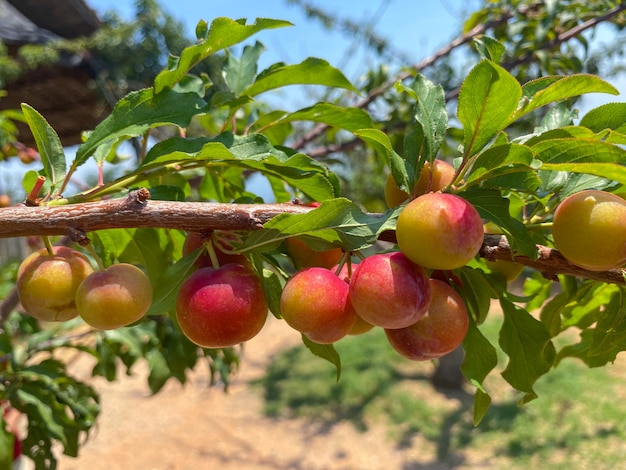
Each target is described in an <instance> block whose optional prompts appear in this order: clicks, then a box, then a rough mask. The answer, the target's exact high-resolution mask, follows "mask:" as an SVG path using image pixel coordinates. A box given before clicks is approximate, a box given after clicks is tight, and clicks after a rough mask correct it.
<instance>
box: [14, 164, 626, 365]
mask: <svg viewBox="0 0 626 470" xmlns="http://www.w3.org/2000/svg"><path fill="white" fill-rule="evenodd" d="M454 175H455V172H454V168H453V167H452V166H451V165H450V164H448V163H446V162H443V161H439V160H435V161H434V162H433V163H432V164H429V163H427V164H426V165H424V167H423V169H422V172H421V175H420V178H419V180H418V181H417V182H416V184H415V189H414V194H413V198H412V200H411V201H410V202H408V203H407V204H406V206H405V207H404V208H403V209H402V211H401V213H400V216H399V218H398V221H397V225H396V237H397V242H398V247H399V251H393V252H387V253H379V254H375V255H371V256H369V257H367V258H365V259H362V260H361V261H360V263H352V262H351V260H344V258H345V257H344V256H343V255H344V254H343V252H342V250H341V249H339V248H334V249H329V250H326V251H316V250H313V249H312V248H310V247H309V246H308V245H307V244H306V243H305V242H304V241H302V240H300V239H298V238H289V239H287V240H286V242H285V251H286V253H287V254H288V255H289V256H290V258H291V259H292V261H293V264H294V266H295V267H296V268H297V272H296V273H295V274H294V275H293V276H291V277H290V278H289V279H288V281H287V282H286V284H285V286H284V289H283V291H282V295H281V297H280V310H281V312H280V314H281V315H282V318H283V319H284V320H285V321H286V323H287V324H288V325H290V326H291V327H292V328H294V329H295V330H297V331H299V332H301V333H302V334H303V335H305V336H306V337H308V338H309V339H310V340H311V341H314V342H317V343H321V344H329V343H334V342H336V341H338V340H340V339H341V338H343V337H344V336H346V335H351V334H352V335H353V334H361V333H364V332H366V331H368V330H370V329H371V328H373V327H375V326H377V327H380V328H383V329H384V330H385V333H386V335H387V338H388V340H389V343H390V344H391V346H392V347H393V348H394V349H395V350H397V351H398V352H399V353H400V354H401V355H403V356H405V357H408V358H410V359H414V360H425V359H433V358H437V357H440V356H441V355H443V354H446V353H448V352H450V351H452V350H453V349H455V348H456V347H457V346H458V345H459V344H460V343H461V342H462V340H463V338H464V336H465V334H466V332H467V328H468V315H467V310H466V306H465V303H464V301H463V299H462V297H461V296H460V295H459V294H458V293H457V291H456V290H455V289H454V288H453V287H452V286H450V285H449V284H448V283H447V282H446V281H445V280H441V279H445V278H446V276H437V275H436V273H441V272H445V271H449V270H453V269H457V268H460V267H462V266H464V265H465V264H467V263H468V262H469V261H470V260H471V259H472V258H474V257H475V256H476V254H477V252H478V250H479V249H480V247H481V245H482V243H483V236H484V231H485V229H484V227H483V224H482V220H481V218H480V216H479V215H478V212H477V211H476V209H475V208H474V207H473V206H472V205H471V204H470V203H469V202H468V201H466V200H465V199H463V198H461V197H459V196H456V195H453V194H449V193H444V192H441V190H442V189H444V188H445V187H447V186H448V185H450V184H451V183H452V181H453V178H454ZM385 199H386V201H387V204H388V205H389V206H390V207H394V206H397V205H399V204H401V203H403V202H405V201H406V200H407V199H409V194H407V193H405V192H403V191H401V190H400V189H399V188H398V186H397V185H396V184H395V181H394V180H393V178H391V177H389V178H388V180H387V182H386V185H385ZM625 226H626V201H625V200H624V199H622V198H620V197H618V196H616V195H614V194H610V193H607V192H603V191H598V190H586V191H581V192H578V193H575V194H573V195H571V196H569V197H567V198H566V199H565V200H564V201H562V203H561V204H560V205H559V206H558V208H557V210H556V212H555V215H554V220H553V226H552V232H553V237H554V243H555V246H556V247H557V248H558V250H559V251H560V252H561V253H562V254H563V256H564V257H565V258H566V259H567V260H568V261H570V262H571V263H572V264H575V265H578V266H580V267H582V268H585V269H589V270H595V271H600V270H608V269H613V268H619V267H621V266H623V265H624V264H625V263H626V231H625V230H624V227H625ZM203 243H204V240H203V238H202V236H201V235H200V234H197V233H190V234H189V235H188V236H187V239H186V241H185V246H184V248H183V254H188V253H191V252H192V251H194V250H196V249H198V248H199V247H201V246H202V245H203ZM211 246H213V248H212V249H211V252H212V253H211V255H209V253H207V252H205V253H204V254H202V255H200V257H199V258H198V261H197V263H196V270H195V271H194V272H193V273H192V274H191V276H189V277H188V278H187V279H186V280H185V281H184V282H183V283H182V286H181V288H180V291H179V293H178V297H177V300H176V318H177V321H178V324H179V326H180V328H181V330H182V331H183V333H184V334H185V335H186V336H187V337H188V338H189V339H190V340H191V341H193V342H194V343H196V344H197V345H199V346H202V347H206V348H220V347H228V346H233V345H236V344H239V343H243V342H245V341H247V340H249V339H251V338H253V337H254V336H255V335H256V334H258V333H259V332H260V330H261V329H262V328H263V325H264V324H265V321H266V319H267V313H268V303H267V300H266V294H265V291H264V288H263V284H262V283H261V281H260V279H259V277H258V275H257V273H256V272H255V270H254V269H253V268H252V266H251V264H250V262H249V261H248V259H247V258H246V257H245V256H243V255H241V254H229V253H227V252H226V251H223V250H221V249H220V246H219V244H216V245H211ZM340 259H342V260H344V261H343V264H342V265H341V266H340V265H338V263H339V261H340ZM346 261H347V262H346ZM498 263H501V262H498ZM504 263H506V262H504ZM511 264H513V265H514V269H515V272H516V273H519V269H520V268H521V266H520V265H517V264H514V263H511ZM214 266H219V267H214ZM493 270H495V268H493ZM429 273H430V274H429ZM432 273H435V274H434V277H433V274H432ZM436 277H439V278H436ZM17 289H18V293H19V297H20V301H21V304H22V306H23V308H24V310H25V311H26V312H27V313H29V314H30V315H32V316H33V317H35V318H37V319H39V320H43V321H64V320H69V319H72V318H74V317H76V316H81V317H82V318H83V319H84V321H85V322H86V323H88V324H89V325H91V326H93V327H94V328H97V329H113V328H119V327H122V326H126V325H130V324H132V323H134V322H136V321H138V320H140V319H141V318H142V317H143V316H144V315H145V314H146V312H147V311H148V309H149V308H150V305H151V302H152V287H151V284H150V281H149V279H148V277H147V276H146V274H145V273H144V272H143V271H142V270H141V269H139V268H137V267H135V266H133V265H130V264H124V263H121V264H116V265H112V266H109V267H108V268H106V269H100V270H94V269H93V267H92V264H91V262H90V260H89V259H88V258H87V257H86V256H85V255H83V254H82V253H80V252H78V251H75V250H73V249H71V248H68V247H53V248H51V249H43V250H40V251H38V252H35V253H33V254H31V255H30V256H28V257H27V258H26V259H25V260H24V261H23V262H22V264H21V266H20V267H19V270H18V275H17Z"/></svg>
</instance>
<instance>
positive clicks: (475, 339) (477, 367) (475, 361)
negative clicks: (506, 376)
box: [461, 318, 498, 426]
mask: <svg viewBox="0 0 626 470" xmlns="http://www.w3.org/2000/svg"><path fill="white" fill-rule="evenodd" d="M463 349H464V350H465V359H464V360H463V364H462V365H461V371H462V372H463V375H464V376H465V377H466V378H467V380H469V382H470V383H471V384H472V385H474V386H475V387H476V394H475V396H474V425H475V426H476V425H478V423H480V421H481V420H482V419H483V417H484V416H485V413H486V412H487V409H488V408H489V405H490V404H491V397H490V396H489V394H488V393H487V392H486V391H485V389H484V387H483V381H484V380H485V378H486V377H487V375H489V372H491V371H492V370H493V369H494V368H495V367H496V366H497V365H498V356H497V354H496V349H495V348H494V347H493V345H492V344H491V343H490V342H489V340H488V339H487V338H485V337H484V336H483V334H482V333H481V331H480V330H479V329H478V328H477V326H476V323H475V322H474V321H473V320H472V319H471V318H470V326H469V329H468V330H467V335H465V339H464V340H463Z"/></svg>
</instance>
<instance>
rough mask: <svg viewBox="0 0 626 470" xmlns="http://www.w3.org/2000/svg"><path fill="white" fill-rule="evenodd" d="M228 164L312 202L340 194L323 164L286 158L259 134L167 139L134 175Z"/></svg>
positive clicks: (300, 157)
mask: <svg viewBox="0 0 626 470" xmlns="http://www.w3.org/2000/svg"><path fill="white" fill-rule="evenodd" d="M202 162H205V163H207V164H209V163H212V164H228V165H230V166H239V167H243V168H247V169H250V170H256V171H259V172H261V173H263V174H265V175H268V176H274V177H276V178H279V179H282V180H283V181H285V182H287V183H288V184H289V185H291V186H293V187H294V188H297V189H299V190H300V191H302V192H303V193H304V194H305V195H306V196H308V197H310V198H311V199H312V200H316V201H319V200H325V199H329V198H333V197H336V196H337V195H338V194H339V180H338V178H337V177H336V176H335V175H334V173H332V172H331V171H330V170H329V169H328V167H327V166H326V165H324V164H323V163H320V162H318V161H316V160H314V159H313V158H311V157H309V156H307V155H304V154H302V153H296V154H294V155H291V156H287V155H286V154H285V153H284V152H281V151H279V150H277V149H275V148H274V147H273V146H272V144H271V143H270V142H269V141H268V140H267V139H266V138H265V137H264V136H262V135H259V134H252V135H248V136H233V135H232V134H228V133H225V134H222V135H220V136H218V137H217V138H216V139H182V138H179V137H175V138H171V139H168V140H167V141H163V142H161V143H159V144H157V145H155V146H154V147H153V148H152V149H151V150H150V152H148V155H146V159H145V162H144V164H143V165H142V166H141V167H140V168H139V169H138V170H137V173H141V172H145V171H146V170H148V169H154V168H157V167H159V166H162V165H164V164H166V163H167V164H173V163H176V164H177V165H179V166H184V165H189V164H194V165H195V166H199V165H200V164H201V163H202Z"/></svg>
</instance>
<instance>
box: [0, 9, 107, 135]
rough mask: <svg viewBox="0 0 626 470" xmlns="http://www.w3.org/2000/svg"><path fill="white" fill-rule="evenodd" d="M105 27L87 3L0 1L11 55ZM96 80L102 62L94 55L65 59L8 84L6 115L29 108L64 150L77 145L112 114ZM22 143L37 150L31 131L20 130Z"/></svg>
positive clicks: (2, 34)
mask: <svg viewBox="0 0 626 470" xmlns="http://www.w3.org/2000/svg"><path fill="white" fill-rule="evenodd" d="M100 25H101V22H100V20H99V19H98V17H97V16H96V14H95V13H94V12H93V11H92V10H91V9H90V8H89V7H88V6H87V4H86V3H85V2H84V1H83V0H54V1H53V2H51V1H46V0H0V40H1V41H2V42H4V43H5V44H6V45H7V47H8V51H9V54H10V55H14V54H16V53H17V50H18V49H19V47H21V46H23V45H26V44H43V43H46V42H49V41H54V40H58V39H60V38H65V39H73V38H78V37H81V36H89V35H90V34H92V33H93V32H95V31H96V30H97V29H98V28H99V27H100ZM96 78H97V66H96V62H95V61H94V60H93V58H92V57H91V56H90V55H89V54H88V53H85V54H83V55H78V54H73V55H69V54H68V55H63V56H62V57H61V58H60V60H59V61H58V62H57V63H55V64H53V65H46V66H40V67H38V68H37V69H35V70H31V71H28V72H26V73H23V74H22V75H21V76H20V77H19V78H17V79H16V80H14V81H11V82H9V83H7V84H6V87H5V88H6V91H7V92H8V95H7V96H6V97H5V98H3V99H2V100H0V109H13V108H19V107H20V104H21V103H22V102H26V103H28V104H29V105H30V106H32V107H33V108H35V109H36V110H37V111H39V112H40V113H41V114H42V115H43V116H44V117H45V118H46V120H47V121H48V122H49V123H50V125H51V126H52V127H53V128H54V129H55V130H56V131H57V133H58V134H59V137H60V138H61V142H62V143H63V145H66V146H68V145H75V144H78V143H80V140H81V132H82V131H83V130H87V129H91V128H93V127H94V126H95V125H96V124H97V123H98V122H100V121H101V120H102V118H103V117H104V115H106V113H108V111H109V107H108V106H107V104H106V102H105V101H104V100H103V99H102V96H101V94H100V93H99V91H98V89H97V86H96V81H95V80H96ZM20 141H21V142H23V143H25V144H26V145H34V141H33V139H32V135H31V133H30V130H29V129H28V127H26V126H20Z"/></svg>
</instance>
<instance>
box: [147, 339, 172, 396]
mask: <svg viewBox="0 0 626 470" xmlns="http://www.w3.org/2000/svg"><path fill="white" fill-rule="evenodd" d="M146 362H147V363H148V371H149V373H148V386H149V387H150V392H151V393H152V394H155V393H157V392H158V391H159V390H161V389H162V388H163V386H164V385H165V384H166V383H167V381H168V380H169V378H170V377H171V376H172V374H171V372H170V368H169V367H168V365H167V361H166V360H165V356H163V353H162V352H161V351H160V350H159V348H151V349H150V350H148V352H147V353H146Z"/></svg>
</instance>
